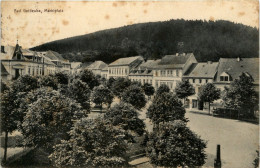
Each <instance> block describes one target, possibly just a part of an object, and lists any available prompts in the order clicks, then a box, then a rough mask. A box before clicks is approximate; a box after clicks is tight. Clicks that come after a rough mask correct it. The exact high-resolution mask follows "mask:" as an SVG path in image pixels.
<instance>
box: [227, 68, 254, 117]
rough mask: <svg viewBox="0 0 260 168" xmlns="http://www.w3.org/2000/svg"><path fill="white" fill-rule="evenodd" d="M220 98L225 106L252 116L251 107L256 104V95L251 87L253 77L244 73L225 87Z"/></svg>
mask: <svg viewBox="0 0 260 168" xmlns="http://www.w3.org/2000/svg"><path fill="white" fill-rule="evenodd" d="M222 99H223V100H224V102H225V106H226V107H227V108H232V109H237V110H239V111H241V112H242V113H243V114H244V115H245V116H247V117H252V116H253V108H254V107H255V106H256V105H257V104H258V96H257V93H256V92H255V90H254V87H253V78H252V77H251V76H249V75H247V74H245V73H242V74H241V75H240V76H239V79H235V81H234V82H232V83H231V86H230V88H225V90H224V95H223V97H222Z"/></svg>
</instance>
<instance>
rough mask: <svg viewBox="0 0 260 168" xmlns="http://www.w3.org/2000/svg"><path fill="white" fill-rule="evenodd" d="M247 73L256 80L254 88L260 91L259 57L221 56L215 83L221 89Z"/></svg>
mask: <svg viewBox="0 0 260 168" xmlns="http://www.w3.org/2000/svg"><path fill="white" fill-rule="evenodd" d="M242 73H246V74H247V75H249V76H251V77H252V78H253V80H254V88H255V90H256V91H257V92H259V58H220V60H219V66H218V69H217V75H216V79H215V81H214V84H215V85H216V87H217V88H219V89H220V90H224V87H229V86H230V83H231V82H233V81H234V80H235V79H238V78H239V76H240V75H241V74H242Z"/></svg>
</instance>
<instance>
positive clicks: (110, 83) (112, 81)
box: [107, 77, 115, 89]
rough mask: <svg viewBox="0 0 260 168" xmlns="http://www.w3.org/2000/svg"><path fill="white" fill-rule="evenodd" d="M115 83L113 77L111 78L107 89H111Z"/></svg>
mask: <svg viewBox="0 0 260 168" xmlns="http://www.w3.org/2000/svg"><path fill="white" fill-rule="evenodd" d="M114 82H115V78H113V77H111V78H109V79H108V81H107V87H108V88H109V89H111V88H112V85H113V83H114Z"/></svg>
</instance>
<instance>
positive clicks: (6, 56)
mask: <svg viewBox="0 0 260 168" xmlns="http://www.w3.org/2000/svg"><path fill="white" fill-rule="evenodd" d="M4 49H5V53H2V52H1V55H0V60H11V59H12V58H13V55H14V50H15V47H14V46H9V45H8V46H4Z"/></svg>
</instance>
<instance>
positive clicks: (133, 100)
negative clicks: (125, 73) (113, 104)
mask: <svg viewBox="0 0 260 168" xmlns="http://www.w3.org/2000/svg"><path fill="white" fill-rule="evenodd" d="M122 100H123V101H124V102H127V103H130V104H131V105H133V106H134V107H135V108H137V109H141V108H143V107H145V105H146V99H145V95H144V93H143V90H142V88H141V87H140V86H138V85H131V86H129V87H128V88H127V90H126V91H125V92H124V93H123V95H122Z"/></svg>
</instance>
